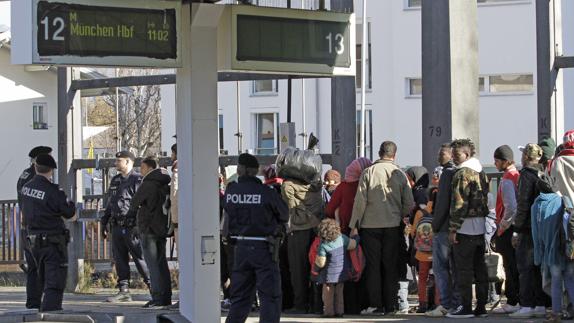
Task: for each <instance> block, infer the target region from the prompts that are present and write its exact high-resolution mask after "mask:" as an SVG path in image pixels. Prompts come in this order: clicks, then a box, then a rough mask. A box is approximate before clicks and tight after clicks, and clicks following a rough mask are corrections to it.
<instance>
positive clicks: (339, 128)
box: [331, 0, 357, 174]
mask: <svg viewBox="0 0 574 323" xmlns="http://www.w3.org/2000/svg"><path fill="white" fill-rule="evenodd" d="M353 8H354V6H353V0H332V1H331V10H332V11H338V12H353ZM356 91H357V90H356V85H355V77H354V76H337V77H333V78H332V79H331V134H332V137H331V138H332V139H331V140H332V144H331V145H332V148H331V151H332V156H333V161H332V166H333V169H336V170H338V171H339V172H340V173H341V174H344V172H345V168H346V167H347V165H349V163H351V162H352V161H353V160H354V159H355V158H356V156H357V92H356Z"/></svg>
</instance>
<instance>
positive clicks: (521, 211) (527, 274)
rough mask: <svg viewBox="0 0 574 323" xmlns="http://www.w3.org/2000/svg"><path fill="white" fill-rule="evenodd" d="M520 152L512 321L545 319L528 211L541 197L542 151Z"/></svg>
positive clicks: (534, 147) (529, 148) (531, 147)
mask: <svg viewBox="0 0 574 323" xmlns="http://www.w3.org/2000/svg"><path fill="white" fill-rule="evenodd" d="M520 150H521V151H522V169H521V170H520V180H519V181H518V208H517V211H516V219H515V220H514V233H513V235H512V245H513V246H514V248H516V264H517V267H518V274H519V279H520V306H521V307H520V310H518V311H516V312H514V313H512V314H510V317H513V318H532V317H544V316H545V315H546V307H545V304H546V296H545V294H544V291H543V290H542V276H541V273H540V267H538V266H536V265H535V264H534V243H533V240H532V226H531V208H532V204H534V200H535V199H536V198H537V197H538V195H539V194H540V191H539V190H538V188H537V185H536V184H537V182H538V174H539V172H541V171H542V165H541V164H540V163H539V161H540V158H541V157H542V148H540V146H538V145H537V144H527V145H526V147H523V148H520Z"/></svg>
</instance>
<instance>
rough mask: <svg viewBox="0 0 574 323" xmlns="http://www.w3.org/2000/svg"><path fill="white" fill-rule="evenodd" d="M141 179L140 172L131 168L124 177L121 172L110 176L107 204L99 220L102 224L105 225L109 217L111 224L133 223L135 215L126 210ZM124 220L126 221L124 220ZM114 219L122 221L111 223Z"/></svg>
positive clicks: (126, 224)
mask: <svg viewBox="0 0 574 323" xmlns="http://www.w3.org/2000/svg"><path fill="white" fill-rule="evenodd" d="M141 181H142V176H141V174H140V173H137V172H136V171H133V170H132V171H131V172H130V173H129V174H128V176H126V177H123V176H122V174H117V175H116V176H114V177H112V181H111V182H110V187H109V189H108V204H107V206H106V211H105V213H104V216H103V217H102V220H101V221H102V225H104V226H106V225H107V224H108V222H109V221H110V218H112V224H120V225H121V226H128V224H130V225H129V226H134V225H135V216H136V215H135V214H130V213H129V212H128V211H129V210H130V205H131V201H132V198H133V197H134V195H135V194H136V191H137V190H138V188H139V186H140V183H141ZM128 218H130V219H128ZM126 220H128V222H125V221H126ZM114 221H122V222H123V223H113V222H114Z"/></svg>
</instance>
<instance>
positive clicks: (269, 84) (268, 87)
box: [251, 80, 279, 96]
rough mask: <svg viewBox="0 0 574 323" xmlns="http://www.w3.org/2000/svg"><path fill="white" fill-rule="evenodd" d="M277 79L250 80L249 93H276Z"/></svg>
mask: <svg viewBox="0 0 574 323" xmlns="http://www.w3.org/2000/svg"><path fill="white" fill-rule="evenodd" d="M277 83H278V81H277V80H257V81H252V82H251V95H253V96H268V95H272V96H273V95H277V93H278V92H279V90H278V88H279V87H278V84H277Z"/></svg>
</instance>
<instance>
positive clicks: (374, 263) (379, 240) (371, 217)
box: [349, 141, 414, 315]
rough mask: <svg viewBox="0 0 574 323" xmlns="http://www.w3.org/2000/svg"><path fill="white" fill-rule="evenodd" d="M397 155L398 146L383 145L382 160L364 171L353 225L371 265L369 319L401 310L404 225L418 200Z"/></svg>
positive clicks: (367, 282)
mask: <svg viewBox="0 0 574 323" xmlns="http://www.w3.org/2000/svg"><path fill="white" fill-rule="evenodd" d="M396 153H397V145H396V144H395V143H394V142H392V141H385V142H383V143H382V144H381V148H380V149H379V157H380V159H379V160H377V161H376V162H375V163H374V164H373V165H372V166H371V167H369V168H367V169H365V170H364V171H363V174H362V175H361V179H360V180H359V188H358V190H357V195H356V196H355V203H354V205H353V215H352V217H351V222H350V224H349V227H350V228H351V229H352V232H351V236H353V235H355V234H357V233H359V234H360V236H361V243H362V246H363V250H364V253H365V257H366V260H367V261H366V262H367V264H368V265H367V267H366V268H365V279H366V285H367V292H368V295H369V307H368V308H367V309H365V310H363V311H362V312H361V314H365V315H384V314H393V313H394V312H395V309H396V306H397V292H398V289H399V282H398V279H399V277H398V272H397V260H398V258H399V243H400V239H401V237H402V233H401V232H400V223H401V221H402V219H403V217H404V216H405V215H407V214H408V213H409V211H410V210H411V209H412V208H413V206H414V200H413V195H412V192H411V188H410V186H409V183H408V180H407V177H406V175H405V174H404V173H403V171H402V170H401V169H400V168H399V166H397V165H396V164H395V163H394V161H395V156H396ZM359 229H360V231H359Z"/></svg>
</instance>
